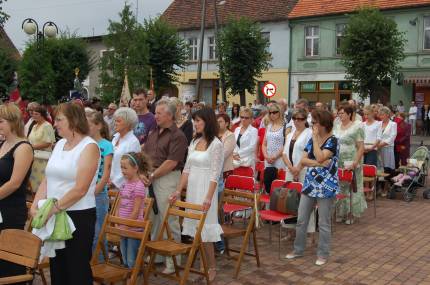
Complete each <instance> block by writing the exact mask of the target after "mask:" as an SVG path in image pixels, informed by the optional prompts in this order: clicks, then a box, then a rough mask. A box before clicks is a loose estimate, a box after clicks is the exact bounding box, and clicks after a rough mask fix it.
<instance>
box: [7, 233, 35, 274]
mask: <svg viewBox="0 0 430 285" xmlns="http://www.w3.org/2000/svg"><path fill="white" fill-rule="evenodd" d="M41 246H42V240H41V239H40V238H38V237H37V236H35V235H33V234H32V233H30V232H28V231H25V230H18V229H6V230H3V231H2V232H1V233H0V259H1V260H5V261H9V262H12V263H16V264H19V265H23V266H26V267H29V268H33V269H34V268H36V267H37V265H38V263H39V255H40V248H41Z"/></svg>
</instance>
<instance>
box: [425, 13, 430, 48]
mask: <svg viewBox="0 0 430 285" xmlns="http://www.w3.org/2000/svg"><path fill="white" fill-rule="evenodd" d="M424 49H430V16H428V17H424Z"/></svg>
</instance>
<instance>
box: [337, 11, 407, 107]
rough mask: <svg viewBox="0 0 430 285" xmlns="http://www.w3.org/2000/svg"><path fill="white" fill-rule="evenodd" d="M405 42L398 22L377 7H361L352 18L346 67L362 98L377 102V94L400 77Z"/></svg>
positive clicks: (344, 47) (344, 58)
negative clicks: (385, 83) (383, 86)
mask: <svg viewBox="0 0 430 285" xmlns="http://www.w3.org/2000/svg"><path fill="white" fill-rule="evenodd" d="M405 42H406V40H405V37H404V33H402V32H400V31H399V30H398V29H397V24H396V22H394V20H393V19H390V18H388V17H385V16H384V15H383V14H382V13H381V12H380V11H379V10H377V9H375V8H361V9H359V10H358V11H357V13H356V14H354V15H353V16H351V18H350V19H349V21H348V24H347V26H346V30H345V37H344V39H343V40H342V44H341V53H342V64H343V65H344V66H345V68H346V73H347V75H346V78H347V79H349V80H352V85H353V90H354V91H356V92H358V93H359V94H360V97H361V98H362V99H365V98H367V96H370V98H371V99H374V100H376V98H375V91H376V90H377V89H379V88H380V87H382V85H383V83H384V82H386V81H387V80H391V79H392V78H394V77H395V76H396V73H397V71H398V69H399V63H400V61H401V60H402V59H404V57H405V56H404V52H403V51H404V45H405Z"/></svg>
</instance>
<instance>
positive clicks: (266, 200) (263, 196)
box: [260, 194, 270, 203]
mask: <svg viewBox="0 0 430 285" xmlns="http://www.w3.org/2000/svg"><path fill="white" fill-rule="evenodd" d="M260 202H261V203H269V202H270V195H269V194H261V195H260Z"/></svg>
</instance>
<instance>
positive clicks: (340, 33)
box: [336, 24, 346, 55]
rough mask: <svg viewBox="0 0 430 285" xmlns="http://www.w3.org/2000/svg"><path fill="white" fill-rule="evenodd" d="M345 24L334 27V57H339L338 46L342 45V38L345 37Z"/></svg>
mask: <svg viewBox="0 0 430 285" xmlns="http://www.w3.org/2000/svg"><path fill="white" fill-rule="evenodd" d="M345 28H346V24H337V25H336V55H340V46H341V44H342V40H343V37H344V36H345Z"/></svg>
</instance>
